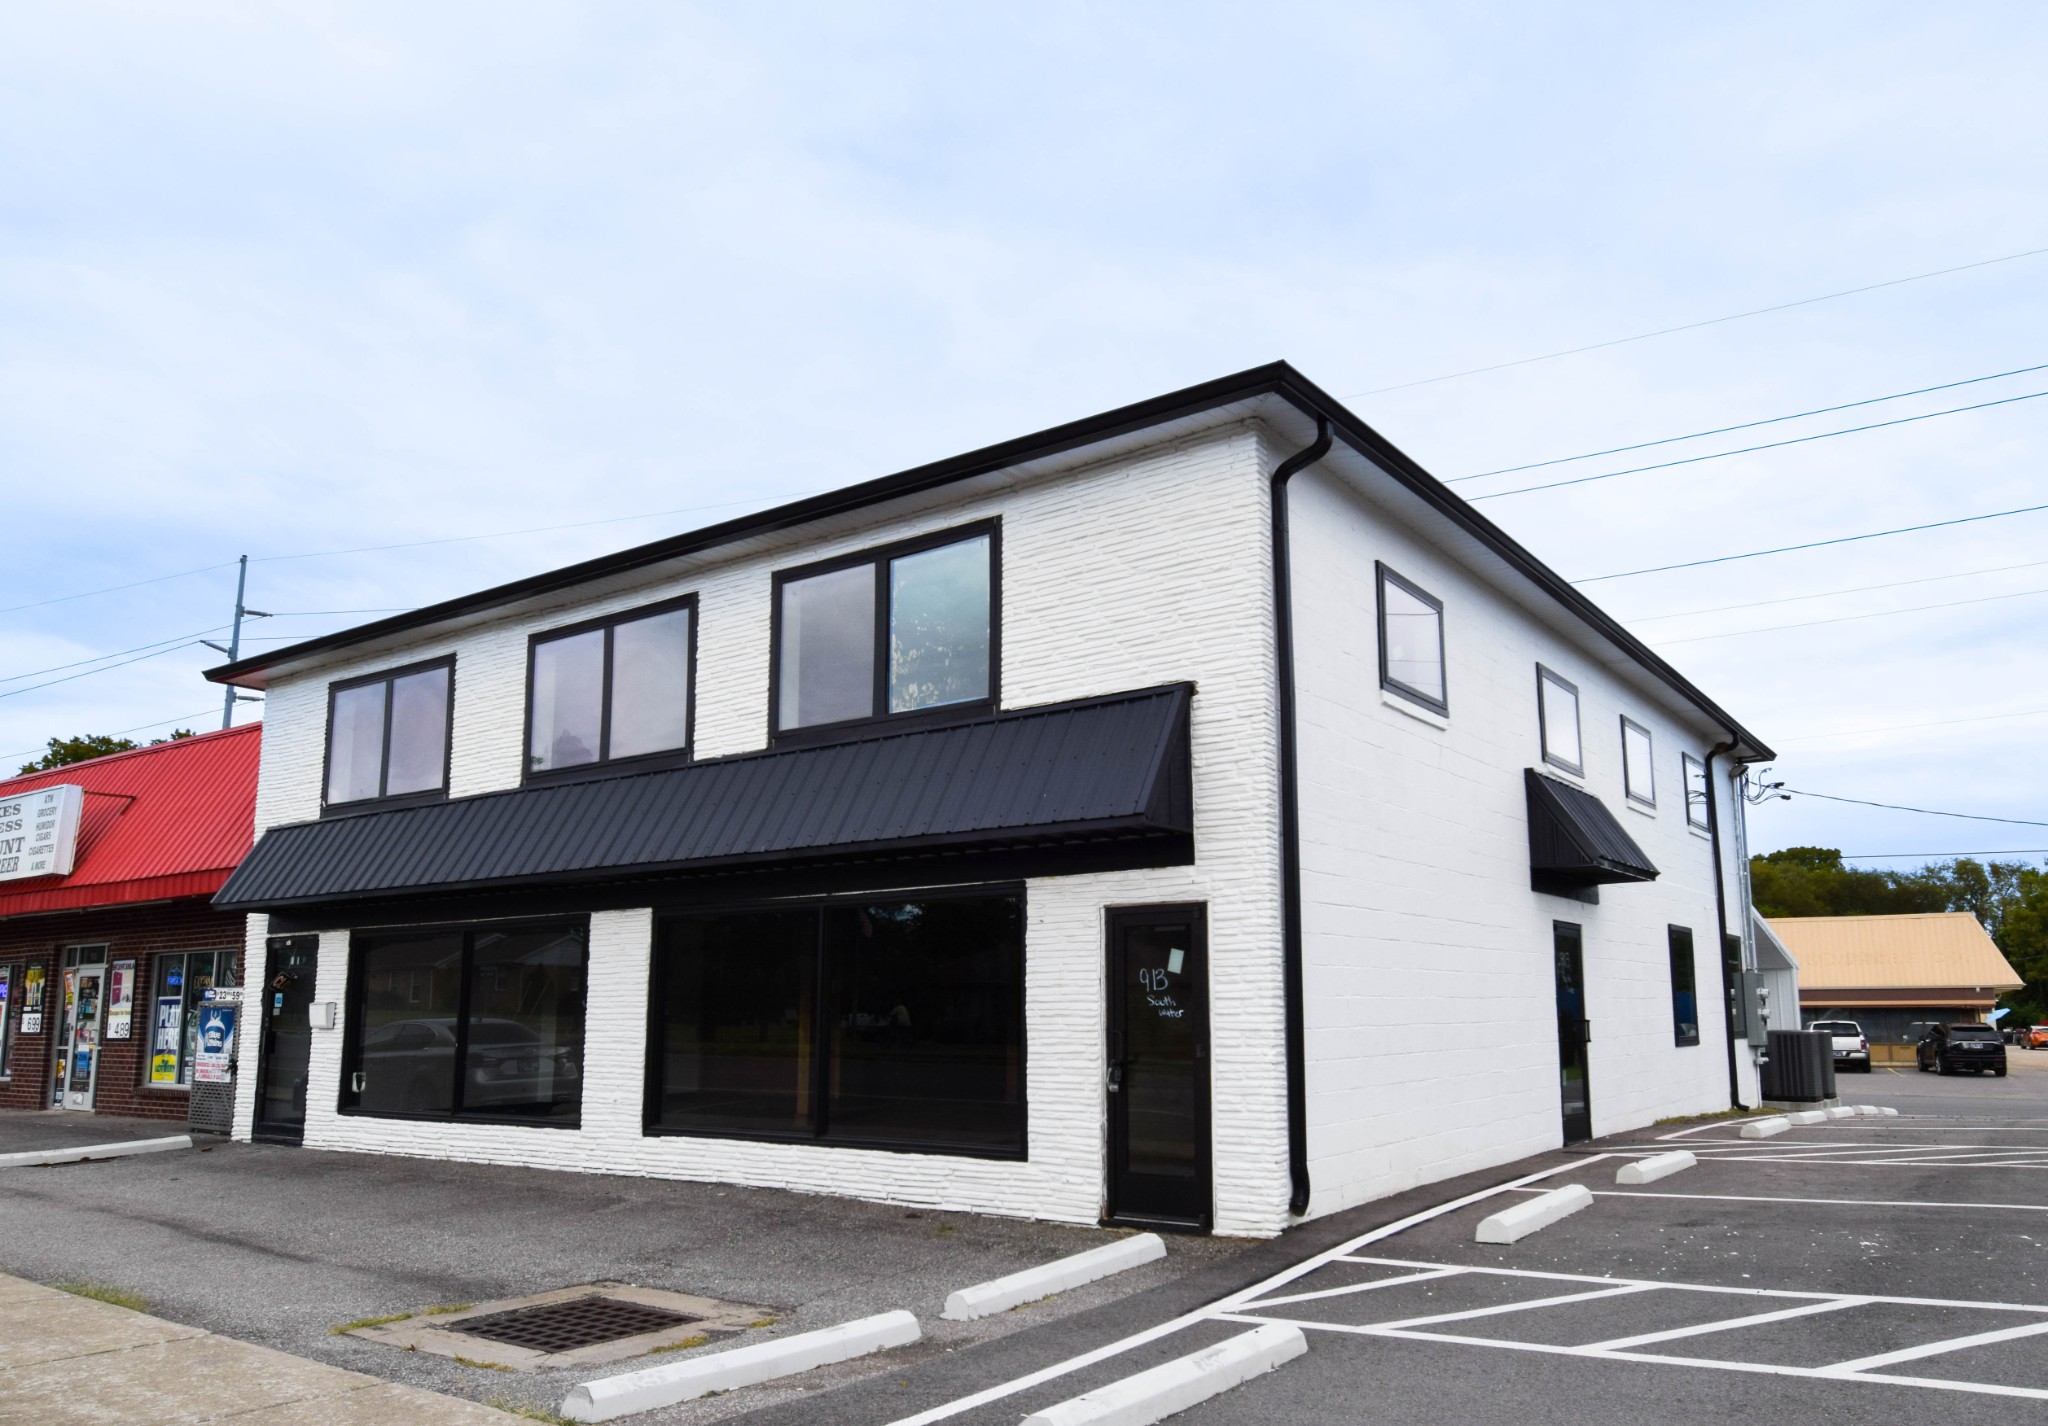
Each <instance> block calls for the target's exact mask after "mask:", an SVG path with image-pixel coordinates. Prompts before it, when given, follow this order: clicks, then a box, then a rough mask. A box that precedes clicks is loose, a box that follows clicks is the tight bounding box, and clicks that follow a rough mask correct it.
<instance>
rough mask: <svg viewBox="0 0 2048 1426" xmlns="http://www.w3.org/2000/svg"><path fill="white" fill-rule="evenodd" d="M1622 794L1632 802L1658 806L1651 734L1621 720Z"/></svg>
mask: <svg viewBox="0 0 2048 1426" xmlns="http://www.w3.org/2000/svg"><path fill="white" fill-rule="evenodd" d="M1621 779H1622V790H1623V791H1624V792H1626V793H1627V794H1628V799H1629V801H1631V802H1639V803H1641V804H1642V805H1643V806H1645V807H1655V806H1656V805H1657V781H1656V775H1655V773H1654V771H1653V770H1652V767H1651V764H1650V730H1649V729H1648V728H1645V727H1644V726H1643V725H1642V724H1640V723H1638V722H1635V721H1634V720H1633V719H1629V718H1623V719H1622V720H1621Z"/></svg>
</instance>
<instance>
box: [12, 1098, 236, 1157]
mask: <svg viewBox="0 0 2048 1426" xmlns="http://www.w3.org/2000/svg"><path fill="white" fill-rule="evenodd" d="M191 1132H192V1131H191V1130H190V1129H188V1128H186V1127H185V1121H184V1120H183V1119H130V1118H127V1117H124V1116H121V1115H115V1114H73V1113H69V1112H67V1111H65V1110H62V1109H0V1154H15V1153H22V1152H25V1151H28V1150H31V1149H82V1148H85V1147H87V1146H89V1145H92V1144H117V1143H121V1142H123V1141H124V1140H128V1139H162V1138H165V1137H167V1136H169V1135H172V1134H189V1133H191ZM194 1141H195V1142H196V1143H199V1144H211V1143H216V1142H218V1141H217V1140H215V1139H214V1138H212V1137H210V1136H208V1135H205V1134H199V1135H195V1136H194Z"/></svg>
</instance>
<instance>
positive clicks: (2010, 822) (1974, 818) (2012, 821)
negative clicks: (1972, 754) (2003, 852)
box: [1785, 787, 2048, 827]
mask: <svg viewBox="0 0 2048 1426" xmlns="http://www.w3.org/2000/svg"><path fill="white" fill-rule="evenodd" d="M1785 791H1787V792H1789V793H1792V794H1794V795H1795V796H1798V797H1818V798H1820V799H1821V801H1823V802H1853V803H1855V804H1856V805H1857V806H1858V807H1882V808H1884V809H1886V810H1887V811H1890V812H1919V813H1922V814H1924V815H1926V816H1928V817H1961V818H1963V819H1964V820H1965V821H1969V822H2003V823H2005V824H2006V825H2007V826H2011V827H2048V822H2030V821H2028V820H2027V819H2026V818H2024V817H1986V816H1984V815H1983V814H1981V813H1977V812H1937V811H1935V810H1934V809H1933V808H1931V807H1902V806H1900V805H1899V804H1898V803H1896V802H1868V801H1865V800H1864V799H1863V798H1861V797H1836V796H1833V795H1832V794H1830V793H1826V792H1807V791H1805V790H1803V789H1801V788H1797V787H1788V788H1786V789H1785Z"/></svg>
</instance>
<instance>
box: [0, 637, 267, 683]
mask: <svg viewBox="0 0 2048 1426" xmlns="http://www.w3.org/2000/svg"><path fill="white" fill-rule="evenodd" d="M226 627H227V625H225V624H216V625H215V626H214V627H213V628H211V629H199V630H196V631H194V632H192V633H190V634H178V635H175V636H173V637H171V638H168V639H158V640H157V641H156V642H155V643H153V644H137V645H136V646H135V647H134V648H132V649H116V650H114V651H113V652H112V653H110V654H94V655H93V656H92V657H91V658H89V659H77V660H74V661H73V662H71V663H60V664H52V665H51V666H50V667H48V668H36V669H30V670H29V671H28V672H27V673H9V674H0V683H18V682H19V681H21V680H22V679H24V678H39V677H41V676H42V675H43V674H46V673H62V672H63V671H64V670H65V669H67V668H78V667H80V666H82V665H84V664H89V663H99V662H100V661H101V660H103V659H117V658H119V657H121V655H123V654H139V653H141V652H142V651H143V650H144V649H155V648H161V647H162V646H163V645H165V644H180V643H186V642H189V641H190V640H193V639H196V638H199V637H200V636H201V635H202V634H218V633H219V632H220V631H221V630H222V629H225V628H226ZM166 652H169V651H168V650H166Z"/></svg>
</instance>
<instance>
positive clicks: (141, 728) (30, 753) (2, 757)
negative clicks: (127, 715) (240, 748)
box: [0, 707, 214, 763]
mask: <svg viewBox="0 0 2048 1426" xmlns="http://www.w3.org/2000/svg"><path fill="white" fill-rule="evenodd" d="M213 711H214V710H213V709H212V708H211V707H207V708H202V709H200V710H199V711H198V712H197V713H180V714H179V715H178V716H177V717H175V718H162V719H159V720H158V721H156V722H154V723H137V724H136V725H135V726H134V727H132V728H116V729H115V730H114V731H113V732H111V733H108V734H106V736H107V737H109V738H118V737H120V736H121V735H122V734H124V733H147V732H149V731H150V730H151V729H154V728H168V727H170V726H171V725H172V724H173V723H182V722H184V721H185V720H186V719H188V718H204V717H205V716H206V715H207V714H209V713H211V712H213ZM48 751H49V747H48V746H47V745H45V746H44V747H40V748H23V749H22V750H21V751H20V752H18V753H0V763H8V762H13V761H14V760H15V759H16V758H28V757H34V756H35V755H36V754H37V753H46V752H48Z"/></svg>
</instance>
